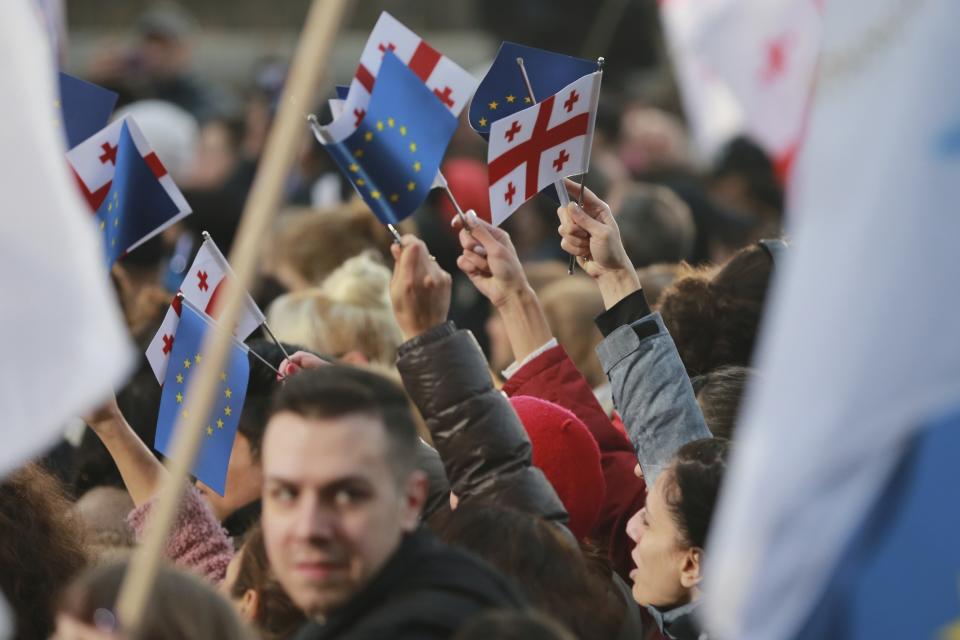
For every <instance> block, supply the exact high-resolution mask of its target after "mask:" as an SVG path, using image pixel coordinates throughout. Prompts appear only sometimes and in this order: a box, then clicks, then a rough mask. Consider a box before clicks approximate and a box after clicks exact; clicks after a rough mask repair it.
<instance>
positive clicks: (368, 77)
mask: <svg viewBox="0 0 960 640" xmlns="http://www.w3.org/2000/svg"><path fill="white" fill-rule="evenodd" d="M387 51H392V52H393V53H394V54H395V55H396V56H397V57H398V58H400V61H401V62H403V63H404V64H405V65H407V66H408V67H410V69H411V70H412V71H413V72H414V73H415V74H416V75H417V77H419V78H420V79H421V80H423V82H424V84H426V85H427V88H429V89H431V90H432V91H433V93H434V95H436V96H437V99H438V100H440V101H441V102H442V103H443V104H444V105H446V107H447V109H449V110H450V112H451V113H452V114H453V115H455V116H459V115H460V112H461V111H462V110H463V108H464V107H465V106H466V105H467V102H468V101H469V100H470V98H471V96H473V91H474V89H476V88H477V80H476V78H474V77H473V76H472V75H470V74H469V73H468V72H467V71H465V70H464V69H462V68H461V67H460V66H459V65H458V64H457V63H455V62H454V61H453V60H451V59H450V58H448V57H446V56H445V55H443V54H441V53H440V52H439V51H437V50H436V49H434V48H433V47H431V46H430V44H429V43H428V42H427V41H426V40H424V39H423V38H421V37H420V36H418V35H417V34H416V33H414V32H413V31H411V30H410V29H408V28H407V27H406V26H405V25H404V24H403V23H401V22H400V21H399V20H397V19H396V18H394V17H393V16H391V15H390V14H389V13H387V12H386V11H384V12H383V13H381V14H380V18H379V19H378V20H377V23H376V24H375V25H374V26H373V31H371V32H370V37H369V38H368V39H367V44H366V45H365V46H364V48H363V53H362V54H361V55H360V64H359V65H358V66H357V72H356V74H355V75H354V78H353V80H352V81H351V83H350V91H349V93H347V98H346V100H344V101H343V103H342V104H341V105H338V106H337V108H336V109H335V110H333V111H334V119H333V121H332V122H331V123H330V124H329V125H326V126H323V127H321V130H322V131H323V132H324V136H323V137H324V138H325V139H326V141H324V143H325V144H329V143H331V142H343V141H344V140H346V139H347V138H348V137H349V136H350V134H352V133H353V132H354V131H356V130H357V127H359V126H360V122H361V121H362V120H363V116H365V115H366V113H367V111H366V109H367V105H369V104H370V95H371V94H372V93H373V85H374V83H375V82H376V79H377V73H378V72H379V71H380V62H381V61H382V60H383V54H384V53H386V52H387Z"/></svg>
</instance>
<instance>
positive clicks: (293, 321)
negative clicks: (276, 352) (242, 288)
mask: <svg viewBox="0 0 960 640" xmlns="http://www.w3.org/2000/svg"><path fill="white" fill-rule="evenodd" d="M389 288H390V270H389V269H388V268H387V267H385V266H384V265H383V264H382V263H380V261H379V258H378V257H377V254H375V253H372V252H369V251H365V252H363V253H361V254H359V255H356V256H354V257H352V258H350V259H348V260H347V261H346V262H344V263H343V264H342V265H341V266H340V267H339V268H337V269H336V270H335V271H334V272H333V273H331V274H330V275H329V276H328V277H327V278H326V280H324V282H323V285H322V286H321V287H318V288H312V289H305V290H301V291H295V292H292V293H288V294H285V295H283V296H281V297H280V298H278V299H277V300H275V301H274V302H273V304H272V305H271V306H270V309H269V313H268V320H269V321H270V323H271V327H273V330H274V331H275V332H276V334H277V336H279V337H280V338H281V339H283V340H291V341H293V340H296V341H299V342H300V344H302V345H304V346H305V347H307V348H308V349H310V350H311V351H314V352H316V353H322V354H324V355H326V356H329V357H331V358H336V359H339V360H341V361H343V362H349V363H352V364H365V363H378V364H381V365H384V366H393V364H394V363H395V362H396V359H397V348H398V347H399V346H400V343H402V342H403V335H402V334H401V333H400V327H399V326H398V325H397V321H396V318H395V317H394V315H393V308H392V307H391V305H390V296H389Z"/></svg>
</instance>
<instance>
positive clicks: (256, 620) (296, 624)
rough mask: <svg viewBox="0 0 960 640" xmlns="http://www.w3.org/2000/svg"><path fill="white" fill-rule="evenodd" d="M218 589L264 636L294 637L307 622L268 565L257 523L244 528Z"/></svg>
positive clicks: (276, 638) (271, 639)
mask: <svg viewBox="0 0 960 640" xmlns="http://www.w3.org/2000/svg"><path fill="white" fill-rule="evenodd" d="M221 589H222V590H223V592H224V593H225V594H226V595H227V597H228V598H230V601H231V602H233V604H234V606H235V607H236V609H237V611H238V612H239V614H240V617H241V618H243V620H245V621H246V622H247V623H249V624H251V625H253V626H255V627H256V628H257V630H258V631H259V632H260V637H261V638H263V639H264V640H281V639H283V638H290V637H293V635H294V634H295V633H296V631H297V629H299V628H300V627H301V626H303V624H304V622H306V617H305V616H304V615H303V612H302V611H300V609H298V608H297V606H296V605H295V604H293V602H292V601H291V600H290V596H288V595H287V593H286V592H285V591H284V590H283V587H281V586H280V583H279V582H277V579H276V577H275V576H274V575H273V571H272V570H271V569H270V561H269V560H268V559H267V550H266V547H264V545H263V530H262V529H261V528H260V525H255V526H254V527H253V528H252V529H250V530H249V531H247V534H246V535H245V536H244V539H243V545H242V546H241V547H240V550H239V551H238V552H237V554H236V555H235V556H233V559H232V560H231V561H230V565H229V566H228V567H227V575H226V576H225V577H224V579H223V584H222V585H221Z"/></svg>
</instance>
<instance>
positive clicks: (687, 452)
mask: <svg viewBox="0 0 960 640" xmlns="http://www.w3.org/2000/svg"><path fill="white" fill-rule="evenodd" d="M729 450H730V441H729V440H724V439H722V438H703V439H701V440H694V441H693V442H688V443H687V444H685V445H683V446H682V447H680V449H679V450H678V451H677V454H676V455H675V456H674V458H673V463H672V464H671V466H670V467H668V468H667V470H666V471H664V474H669V475H668V476H667V480H668V482H669V484H668V485H667V488H666V492H665V495H666V502H667V506H668V507H669V508H670V511H671V512H672V513H673V518H674V520H676V523H677V526H678V527H679V528H680V532H681V533H682V534H683V536H684V538H685V540H684V541H685V542H686V543H687V544H688V545H690V546H691V547H699V548H701V549H703V548H704V547H705V546H706V544H707V533H708V532H709V530H710V522H711V520H713V511H714V508H715V507H716V505H717V495H718V494H719V493H720V484H721V482H722V481H723V476H724V474H725V472H726V470H727V455H728V453H729Z"/></svg>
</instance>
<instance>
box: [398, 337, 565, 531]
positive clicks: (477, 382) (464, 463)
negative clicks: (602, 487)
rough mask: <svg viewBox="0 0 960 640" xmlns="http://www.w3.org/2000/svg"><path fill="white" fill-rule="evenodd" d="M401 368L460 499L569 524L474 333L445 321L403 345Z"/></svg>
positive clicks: (407, 386) (400, 358)
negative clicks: (494, 380)
mask: <svg viewBox="0 0 960 640" xmlns="http://www.w3.org/2000/svg"><path fill="white" fill-rule="evenodd" d="M397 368H398V369H399V370H400V375H401V377H402V378H403V386H404V387H406V389H407V393H408V394H409V395H410V398H411V399H412V400H413V403H414V404H415V405H416V406H417V408H418V409H419V410H420V413H421V414H422V415H423V417H424V419H425V420H426V422H427V427H428V428H429V429H430V434H431V435H432V437H433V444H434V445H435V446H436V448H437V451H439V453H440V459H441V460H443V465H444V468H445V469H446V472H447V478H448V479H449V480H450V488H451V490H452V491H453V493H454V494H456V496H457V498H458V499H459V500H460V503H461V504H466V503H468V502H470V501H473V500H477V499H482V500H484V501H485V502H492V503H495V504H498V505H502V506H508V507H511V508H514V509H517V510H519V511H523V512H525V513H529V514H531V515H534V516H539V517H541V518H545V519H547V520H550V521H553V522H559V523H566V521H567V512H566V510H565V509H564V507H563V503H561V502H560V498H558V497H557V493H556V492H555V491H554V490H553V486H552V485H551V484H550V482H549V481H548V480H547V478H546V477H545V476H544V475H543V472H542V471H540V469H537V468H536V467H534V466H533V462H532V457H531V446H530V440H529V439H528V438H527V433H526V431H525V430H524V428H523V425H522V424H521V423H520V419H519V418H518V417H517V414H516V413H515V412H514V410H513V407H511V406H510V403H509V402H508V401H507V399H506V396H504V395H503V394H502V393H501V392H500V391H498V390H497V389H496V388H494V386H493V380H492V379H491V377H490V372H489V370H488V369H487V362H486V360H485V359H484V357H483V352H482V351H481V350H480V346H479V345H478V344H477V341H476V339H475V338H474V337H473V334H472V333H470V332H469V331H458V330H457V328H456V327H455V326H454V324H453V323H452V322H447V323H445V324H442V325H440V326H438V327H436V328H434V329H432V330H430V331H428V332H426V333H424V334H422V335H420V336H418V337H416V338H414V339H413V340H410V341H408V342H405V343H404V344H403V345H401V346H400V350H399V359H398V360H397Z"/></svg>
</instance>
